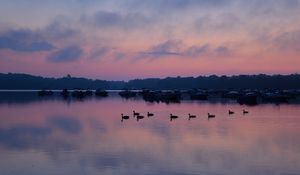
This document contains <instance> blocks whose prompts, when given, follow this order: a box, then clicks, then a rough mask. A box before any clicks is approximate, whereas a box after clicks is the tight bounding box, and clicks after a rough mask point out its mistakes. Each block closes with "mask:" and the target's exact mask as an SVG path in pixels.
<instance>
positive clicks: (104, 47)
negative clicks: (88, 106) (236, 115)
mask: <svg viewBox="0 0 300 175" xmlns="http://www.w3.org/2000/svg"><path fill="white" fill-rule="evenodd" d="M0 72H1V73H8V72H13V73H15V72H16V73H27V74H33V75H41V76H47V77H62V76H66V75H67V74H70V75H72V76H79V77H87V78H94V79H106V80H129V79H135V78H149V77H168V76H199V75H212V74H216V75H237V74H260V73H264V74H291V73H299V72H300V0H264V1H262V0H247V1H245V0H0Z"/></svg>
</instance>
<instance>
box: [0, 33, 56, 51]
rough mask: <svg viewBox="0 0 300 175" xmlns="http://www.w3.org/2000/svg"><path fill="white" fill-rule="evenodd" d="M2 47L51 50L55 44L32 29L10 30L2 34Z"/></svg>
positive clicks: (0, 42) (23, 49)
mask: <svg viewBox="0 0 300 175" xmlns="http://www.w3.org/2000/svg"><path fill="white" fill-rule="evenodd" d="M0 49H11V50H13V51H17V52H39V51H50V50H53V49H54V46H53V45H52V44H50V43H49V42H47V41H46V40H44V39H43V38H42V37H41V36H39V35H38V34H36V33H35V32H32V31H30V30H24V29H20V30H9V31H6V32H5V33H3V34H2V35H1V36H0Z"/></svg>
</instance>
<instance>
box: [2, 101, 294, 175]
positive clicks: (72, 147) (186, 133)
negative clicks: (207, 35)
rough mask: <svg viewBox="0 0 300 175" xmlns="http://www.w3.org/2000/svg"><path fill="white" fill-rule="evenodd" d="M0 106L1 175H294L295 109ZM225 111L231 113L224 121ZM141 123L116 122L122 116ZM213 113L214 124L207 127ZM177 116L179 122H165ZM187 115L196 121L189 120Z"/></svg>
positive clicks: (94, 104) (110, 104)
mask: <svg viewBox="0 0 300 175" xmlns="http://www.w3.org/2000/svg"><path fill="white" fill-rule="evenodd" d="M10 104H11V105H6V103H1V104H0V154H1V159H0V174H33V175H34V174H236V175H240V174H249V175H252V174H266V175H267V174H268V175H269V174H299V172H300V167H299V166H298V165H299V163H300V138H299V134H300V128H299V125H300V117H299V114H300V108H299V106H298V105H279V106H274V105H270V104H269V105H258V106H254V107H247V110H249V114H247V115H243V113H242V110H243V109H244V108H245V106H240V105H237V104H235V103H205V102H201V103H196V102H190V101H183V102H182V103H180V104H169V105H167V104H162V103H160V104H149V103H147V102H144V101H143V100H138V99H133V100H122V99H121V98H120V97H117V96H115V97H114V96H112V97H109V98H106V99H103V100H92V99H91V100H86V101H84V102H72V103H69V104H68V103H66V102H65V101H63V100H59V99H56V100H48V101H39V100H36V101H31V102H29V103H28V101H27V102H24V103H23V104H26V105H15V103H10ZM228 109H231V110H233V111H235V114H234V115H231V116H229V115H228ZM133 110H137V111H138V112H140V113H142V114H143V115H145V116H146V113H147V112H148V111H150V112H153V113H154V114H155V116H154V117H149V118H148V117H145V119H143V120H140V121H139V122H137V121H136V120H134V119H133V118H130V119H129V120H126V121H124V122H121V113H124V114H127V115H132V111H133ZM208 112H211V113H213V114H215V115H216V118H214V119H211V120H207V113H208ZM170 113H174V114H176V115H178V116H179V118H178V119H176V120H174V121H172V122H170V118H169V115H170ZM188 113H191V114H196V115H197V118H195V119H193V120H188Z"/></svg>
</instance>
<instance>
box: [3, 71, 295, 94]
mask: <svg viewBox="0 0 300 175" xmlns="http://www.w3.org/2000/svg"><path fill="white" fill-rule="evenodd" d="M0 89H2V90H41V89H54V90H58V89H59V90H61V89H93V90H95V89H103V90H123V89H129V90H142V89H150V90H189V89H215V90H222V89H233V90H242V89H281V90H283V89H300V74H290V75H265V74H259V75H237V76H216V75H211V76H198V77H167V78H163V79H161V78H147V79H135V80H130V81H128V82H126V81H107V80H93V79H87V78H77V77H71V76H66V77H62V78H45V77H40V76H34V75H28V74H15V73H8V74H3V73H0Z"/></svg>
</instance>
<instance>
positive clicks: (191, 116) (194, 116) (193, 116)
mask: <svg viewBox="0 0 300 175" xmlns="http://www.w3.org/2000/svg"><path fill="white" fill-rule="evenodd" d="M196 117H197V116H196V115H191V114H189V120H191V118H196Z"/></svg>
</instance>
